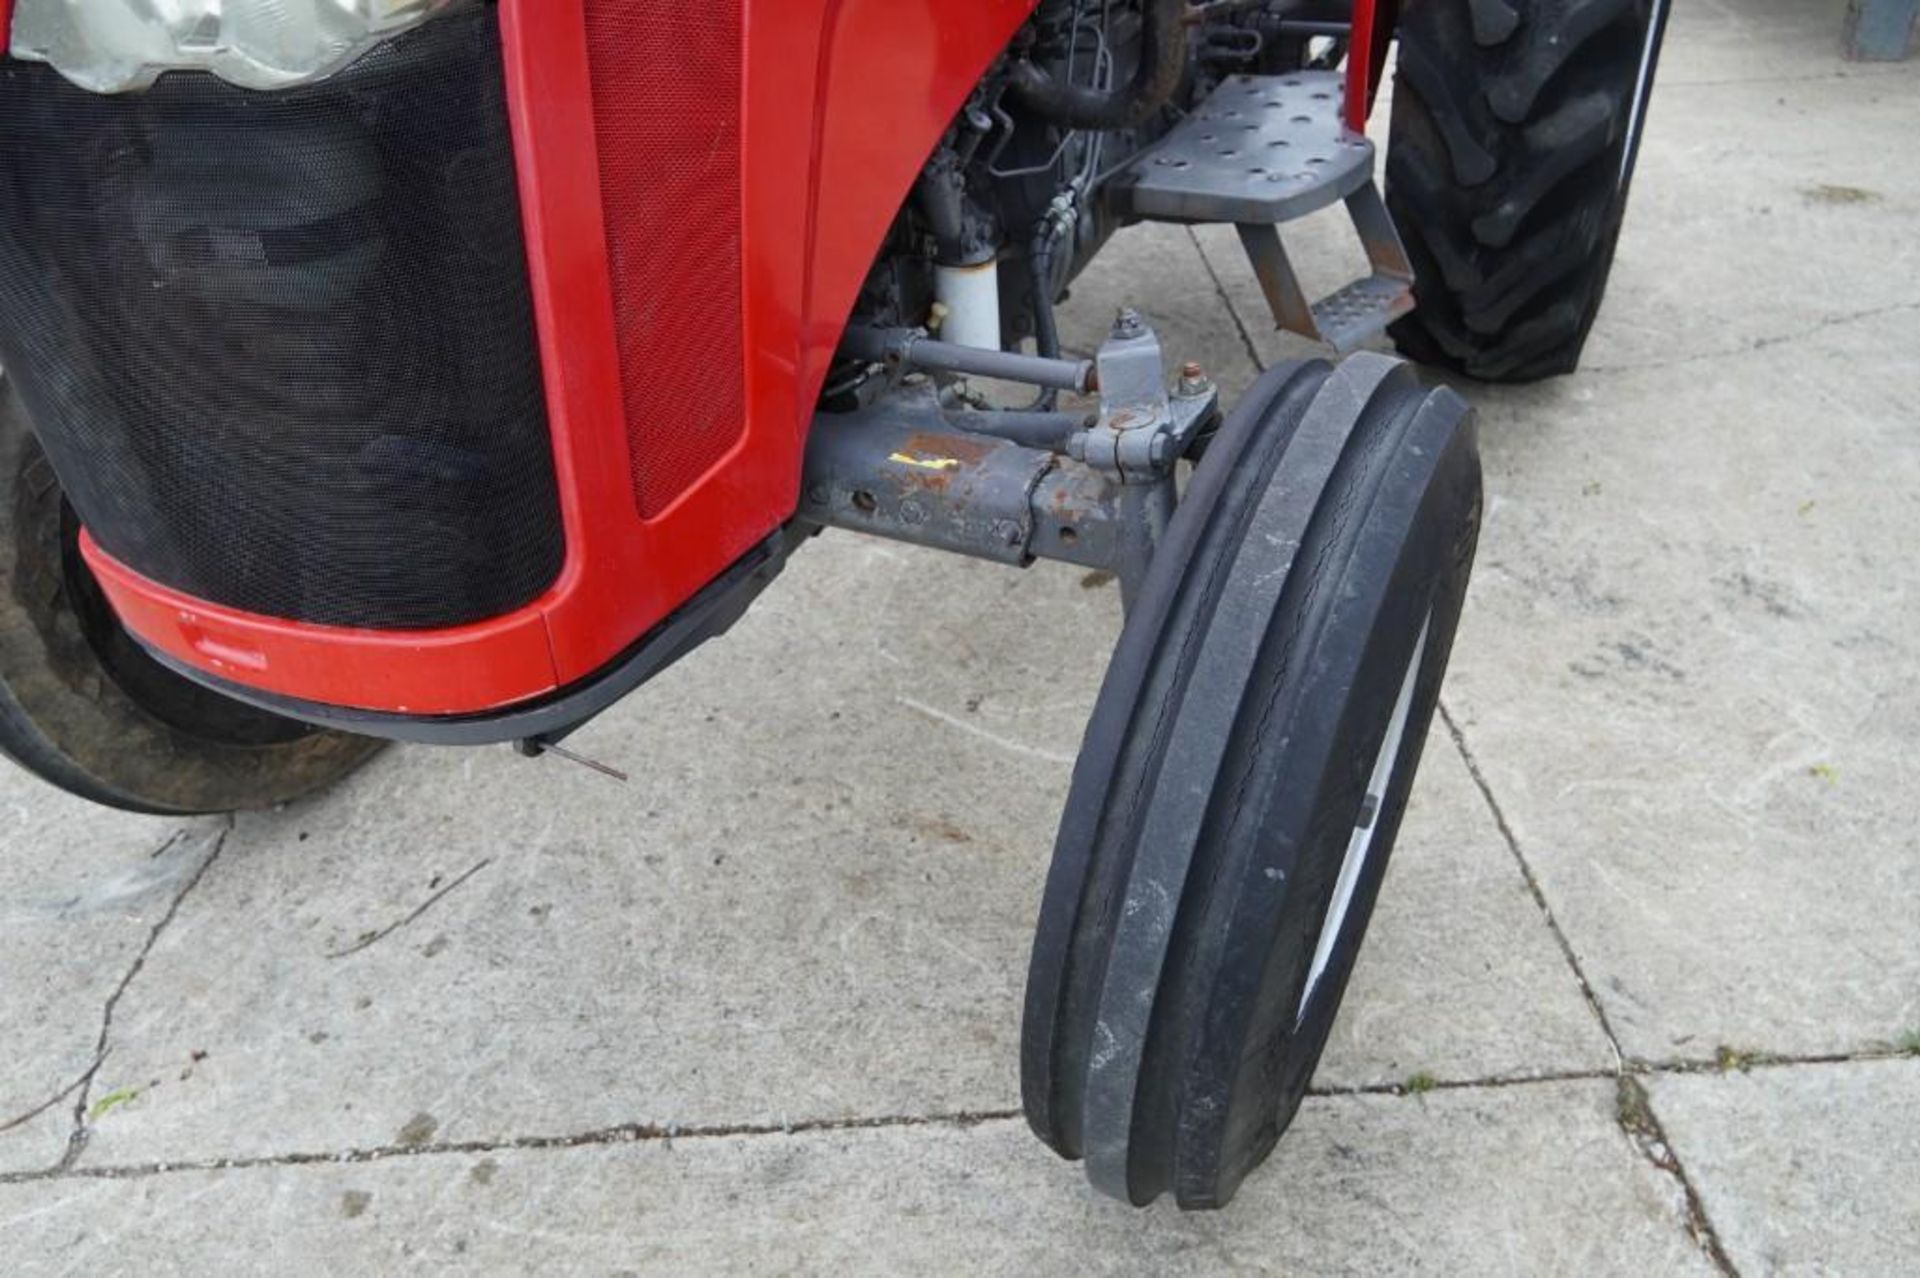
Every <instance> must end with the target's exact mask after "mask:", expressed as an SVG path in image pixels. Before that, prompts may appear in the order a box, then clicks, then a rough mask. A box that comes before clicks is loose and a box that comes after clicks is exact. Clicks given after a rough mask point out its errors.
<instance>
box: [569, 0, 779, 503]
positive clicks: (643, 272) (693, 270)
mask: <svg viewBox="0 0 1920 1278" xmlns="http://www.w3.org/2000/svg"><path fill="white" fill-rule="evenodd" d="M743 7H744V6H743V3H742V0H710V2H709V3H704V4H692V5H690V4H686V3H684V0H588V3H587V55H588V59H589V62H590V64H591V66H592V68H593V120H594V129H595V135H596V140H597V142H598V145H599V151H600V194H601V196H602V198H603V199H605V201H606V206H605V215H606V221H607V250H608V255H609V259H610V263H611V266H612V268H613V293H614V296H615V297H616V298H617V299H619V304H618V305H616V306H615V308H614V329H615V332H616V334H617V335H618V337H619V341H620V382H621V390H622V403H623V404H624V406H625V409H626V417H627V440H628V443H629V445H630V446H631V455H630V457H629V464H630V466H631V468H632V474H633V488H634V496H635V498H636V499H637V500H638V501H639V503H640V514H641V515H642V516H643V517H645V518H649V519H650V518H652V517H653V516H655V515H658V514H659V513H660V512H661V511H662V510H665V509H666V508H667V506H669V505H670V504H672V502H673V499H674V498H675V497H678V496H679V495H680V494H681V493H683V492H685V491H686V490H687V488H688V487H689V486H690V485H691V484H692V483H693V482H694V481H695V480H697V479H699V478H700V476H701V475H703V474H705V473H706V472H707V471H708V470H710V469H712V467H713V465H714V463H715V462H717V461H719V460H720V458H721V457H722V456H723V455H724V454H725V453H726V451H727V449H729V448H730V447H732V446H733V444H734V442H735V441H736V440H738V439H739V438H740V431H741V428H742V426H743V425H744V424H745V421H746V375H745V369H744V367H743V365H742V362H741V353H740V347H741V323H742V320H741V297H740V176H741V175H740V80H741V62H742V52H743V50H742V32H741V10H742V8H743Z"/></svg>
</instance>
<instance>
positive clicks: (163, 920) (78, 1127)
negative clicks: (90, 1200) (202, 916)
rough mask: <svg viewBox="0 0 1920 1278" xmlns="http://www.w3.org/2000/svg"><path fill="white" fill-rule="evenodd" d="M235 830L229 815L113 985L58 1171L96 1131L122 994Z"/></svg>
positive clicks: (66, 1168)
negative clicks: (95, 1107)
mask: <svg viewBox="0 0 1920 1278" xmlns="http://www.w3.org/2000/svg"><path fill="white" fill-rule="evenodd" d="M232 833H233V819H232V818H231V817H229V818H228V819H227V821H226V824H225V825H224V826H223V827H222V828H221V830H220V833H219V834H218V835H216V836H215V837H214V840H213V847H212V849H211V850H210V851H208V853H207V854H206V856H204V857H202V858H201V860H200V864H199V865H197V866H195V867H194V868H193V873H192V874H190V875H188V876H187V881H186V882H185V883H184V884H182V885H181V887H180V890H179V891H178V892H175V893H174V894H173V899H172V900H171V901H169V902H167V908H166V910H165V911H164V912H162V914H161V915H160V918H159V920H158V921H157V922H155V923H154V925H153V927H152V928H150V929H149V930H148V932H147V939H146V941H145V943H143V944H142V945H141V946H140V952H139V953H138V954H136V955H134V957H133V962H132V963H131V964H130V965H129V966H128V967H127V970H126V973H125V974H124V975H122V976H121V978H120V983H119V984H118V985H115V986H114V987H113V993H111V994H109V995H107V1003H106V1007H105V1008H104V1009H102V1011H101V1013H100V1036H99V1037H98V1038H97V1039H96V1040H95V1041H94V1045H93V1063H92V1064H91V1065H89V1066H87V1068H86V1071H85V1072H84V1073H82V1074H81V1075H80V1081H79V1083H78V1086H77V1088H70V1089H69V1094H71V1093H72V1092H74V1091H76V1090H77V1092H78V1095H77V1096H76V1097H75V1099H74V1102H73V1131H72V1132H71V1134H69V1135H68V1137H67V1147H66V1149H65V1150H64V1151H63V1152H62V1153H61V1155H60V1161H59V1162H58V1163H56V1164H54V1168H53V1170H54V1171H55V1172H70V1171H72V1170H73V1167H74V1164H75V1163H76V1162H77V1161H78V1160H79V1158H80V1155H81V1153H82V1152H83V1151H84V1150H85V1149H86V1147H87V1141H88V1140H89V1139H90V1138H91V1136H92V1134H93V1128H92V1127H91V1126H90V1125H89V1123H88V1121H87V1106H88V1103H89V1102H90V1101H91V1100H92V1096H93V1082H94V1079H95V1078H96V1077H98V1076H99V1073H100V1067H101V1065H103V1064H105V1063H106V1059H107V1055H108V1053H109V1052H110V1051H111V1050H112V1044H113V1015H114V1012H115V1011H116V1010H118V1009H119V1006H120V1000H121V998H122V997H124V996H125V994H126V992H127V989H128V987H129V986H131V985H132V984H133V981H134V978H135V977H137V976H139V975H140V971H141V969H142V968H144V967H146V965H147V957H148V956H149V955H150V954H152V953H153V949H154V946H156V945H158V944H159V943H160V937H161V936H162V935H163V934H164V933H165V932H166V930H167V928H168V926H170V925H171V924H172V923H173V920H174V918H175V917H176V916H177V915H178V914H179V913H180V907H181V905H182V904H184V903H185V901H186V899H187V898H188V897H189V896H191V895H192V894H193V890H194V889H195V888H197V887H199V886H200V880H201V879H203V878H205V877H206V875H207V871H208V870H209V869H211V868H212V866H213V863H214V862H215V861H217V860H219V859H220V853H221V851H222V850H223V849H225V847H226V846H227V836H228V835H230V834H232ZM167 846H169V847H170V846H173V844H172V842H171V841H169V843H168V845H167ZM162 850H163V851H164V850H165V849H164V848H163V849H162Z"/></svg>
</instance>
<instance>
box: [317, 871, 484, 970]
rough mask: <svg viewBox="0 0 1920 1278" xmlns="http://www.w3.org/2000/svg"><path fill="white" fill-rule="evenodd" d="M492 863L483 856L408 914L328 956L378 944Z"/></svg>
mask: <svg viewBox="0 0 1920 1278" xmlns="http://www.w3.org/2000/svg"><path fill="white" fill-rule="evenodd" d="M492 864H493V858H492V857H490V856H485V857H481V858H480V859H479V860H478V861H476V862H474V863H473V864H472V865H470V866H468V867H467V868H466V870H464V871H463V872H461V873H460V874H458V875H456V876H454V879H453V881H452V882H450V883H448V884H447V885H446V886H444V887H442V888H441V889H440V890H439V891H438V892H435V893H434V894H433V895H432V896H430V897H428V898H427V899H426V900H424V901H422V902H420V904H419V905H417V906H415V907H414V908H413V910H412V912H411V913H409V914H407V915H406V916H405V917H404V918H401V919H397V920H395V921H394V922H392V923H389V924H387V925H386V926H385V927H383V928H381V929H380V930H378V931H376V932H362V933H361V934H360V939H359V940H357V941H355V942H354V943H353V944H352V945H349V946H346V947H345V948H343V949H338V950H329V951H327V957H328V958H330V959H339V958H345V957H347V956H348V955H349V954H358V953H359V952H360V951H361V950H364V949H366V948H368V947H369V946H372V945H377V944H378V943H380V942H381V941H384V940H386V939H387V938H388V937H389V936H392V935H393V934H394V933H395V932H398V931H399V930H400V929H401V928H403V927H405V926H407V924H409V923H411V922H413V921H414V920H415V919H417V918H419V917H420V916H421V915H422V914H425V913H426V912H427V911H428V910H431V909H432V908H433V907H434V906H436V905H438V904H440V902H441V901H442V900H444V899H445V898H446V896H447V894H448V893H449V892H451V891H453V890H454V889H455V888H457V887H459V886H460V885H461V884H462V883H465V882H466V881H467V880H468V879H470V878H472V877H473V876H474V875H476V874H478V873H480V871H482V870H484V869H486V868H487V867H488V866H489V865H492Z"/></svg>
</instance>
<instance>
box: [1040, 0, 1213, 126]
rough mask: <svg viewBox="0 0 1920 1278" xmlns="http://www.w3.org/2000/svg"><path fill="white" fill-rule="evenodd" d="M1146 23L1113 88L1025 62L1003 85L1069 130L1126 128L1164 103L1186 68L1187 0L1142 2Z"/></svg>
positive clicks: (1139, 122) (1169, 97)
mask: <svg viewBox="0 0 1920 1278" xmlns="http://www.w3.org/2000/svg"><path fill="white" fill-rule="evenodd" d="M1142 7H1143V12H1142V16H1143V17H1144V18H1145V22H1146V25H1145V27H1144V28H1143V29H1142V32H1141V44H1140V62H1139V64H1138V65H1137V66H1135V67H1134V69H1133V78H1132V79H1131V80H1129V81H1128V82H1127V83H1126V84H1124V85H1122V86H1120V87H1118V88H1114V89H1107V90H1101V89H1086V88H1081V87H1080V86H1079V85H1075V84H1063V83H1062V82H1060V81H1058V80H1056V79H1054V78H1053V77H1052V76H1051V75H1049V74H1048V73H1047V72H1046V71H1044V70H1042V69H1041V68H1039V67H1037V66H1035V65H1034V64H1033V63H1032V61H1030V60H1022V61H1020V62H1016V63H1015V64H1014V65H1013V69H1012V72H1011V77H1010V79H1009V80H1008V83H1007V87H1008V89H1009V91H1010V92H1011V93H1012V94H1013V95H1014V97H1015V98H1017V99H1018V100H1019V101H1020V102H1021V103H1022V104H1023V105H1025V106H1026V107H1027V108H1028V109H1030V110H1032V111H1033V112H1035V113H1036V114H1038V115H1041V116H1044V117H1045V118H1047V119H1049V120H1052V121H1054V122H1055V123H1056V124H1062V125H1065V126H1066V127H1068V128H1071V129H1130V128H1134V127H1135V126H1137V125H1141V124H1144V123H1146V121H1147V119H1148V118H1149V117H1151V116H1152V115H1153V113H1154V112H1155V111H1158V110H1159V109H1160V108H1161V107H1163V106H1165V105H1166V104H1167V102H1168V101H1169V100H1170V99H1171V98H1172V97H1173V93H1174V90H1175V89H1177V88H1179V87H1180V77H1181V75H1182V74H1183V73H1184V72H1185V71H1186V61H1187V28H1186V23H1185V21H1184V19H1185V17H1186V12H1187V0H1142Z"/></svg>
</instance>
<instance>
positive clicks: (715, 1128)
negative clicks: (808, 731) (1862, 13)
mask: <svg viewBox="0 0 1920 1278" xmlns="http://www.w3.org/2000/svg"><path fill="white" fill-rule="evenodd" d="M1911 1058H1912V1054H1911V1053H1907V1052H1899V1051H1883V1050H1879V1049H1874V1050H1870V1051H1863V1052H1859V1053H1853V1054H1846V1055H1842V1054H1835V1053H1823V1054H1819V1055H1809V1056H1789V1055H1786V1054H1775V1055H1768V1056H1764V1057H1759V1058H1756V1059H1755V1060H1754V1061H1753V1062H1752V1063H1751V1064H1750V1065H1749V1066H1746V1067H1741V1068H1737V1069H1728V1068H1726V1067H1723V1066H1720V1065H1719V1064H1717V1063H1716V1062H1715V1061H1712V1060H1700V1059H1694V1058H1679V1059H1675V1060H1670V1061H1629V1062H1627V1063H1626V1065H1625V1067H1624V1068H1623V1069H1622V1070H1620V1071H1618V1072H1616V1071H1613V1070H1608V1069H1586V1070H1580V1069H1570V1070H1549V1071H1542V1072H1540V1073H1535V1074H1509V1075H1493V1076H1489V1077H1482V1078H1458V1079H1435V1080H1430V1081H1428V1082H1426V1083H1424V1084H1422V1085H1421V1086H1419V1087H1417V1088H1415V1087H1409V1086H1408V1085H1407V1084H1405V1083H1362V1084H1358V1085H1355V1086H1350V1087H1342V1086H1319V1087H1314V1088H1311V1089H1310V1090H1309V1093H1308V1094H1309V1095H1311V1096H1313V1097H1315V1098H1318V1099H1322V1100H1334V1101H1337V1100H1343V1099H1349V1098H1352V1097H1360V1096H1390V1097H1398V1096H1406V1097H1412V1096H1419V1095H1425V1094H1429V1093H1441V1092H1478V1091H1493V1090H1505V1089H1510V1088H1527V1087H1543V1086H1553V1085H1556V1084H1562V1083H1603V1082H1609V1081H1611V1082H1612V1083H1614V1085H1615V1087H1616V1089H1617V1088H1618V1087H1619V1086H1620V1084H1621V1082H1622V1080H1625V1081H1627V1082H1629V1083H1632V1084H1633V1085H1634V1087H1636V1088H1638V1089H1639V1090H1638V1091H1637V1092H1628V1093H1625V1095H1627V1096H1629V1097H1639V1096H1644V1095H1645V1089H1644V1086H1643V1085H1642V1084H1641V1083H1640V1080H1641V1079H1644V1078H1647V1077H1650V1076H1658V1075H1669V1074H1728V1073H1744V1072H1746V1070H1747V1069H1748V1068H1751V1069H1778V1068H1788V1067H1794V1066H1799V1067H1811V1068H1819V1067H1822V1066H1827V1065H1838V1064H1850V1063H1854V1062H1862V1061H1887V1060H1902V1059H1911ZM1634 1112H1635V1115H1636V1121H1640V1120H1639V1118H1638V1114H1639V1110H1638V1109H1636V1110H1635V1111H1634ZM1022 1117H1023V1114H1022V1111H1021V1110H1018V1109H960V1110H950V1111H945V1112H936V1113H929V1114H881V1115H873V1116H866V1117H847V1118H810V1119H801V1120H798V1121H792V1122H781V1123H764V1122H763V1123H709V1124H678V1123H618V1124H615V1125H613V1126H610V1127H599V1128H594V1129H591V1130H588V1131H583V1132H567V1133H559V1134H536V1135H529V1136H502V1137H495V1138H482V1139H476V1140H463V1141H429V1142H422V1143H419V1144H402V1143H394V1144H386V1145H367V1146H355V1147H351V1148H348V1149H340V1150H329V1151H295V1152H290V1153H280V1154H260V1155H255V1156H248V1157H238V1158H192V1159H179V1160H168V1161H162V1162H149V1163H121V1164H105V1165H97V1166H87V1167H75V1166H58V1167H52V1168H45V1169H42V1170H38V1171H22V1172H0V1185H17V1184H25V1183H28V1182H33V1181H43V1180H138V1179H141V1178H144V1177H148V1176H162V1175H168V1174H171V1173H174V1172H207V1171H237V1170H246V1169H248V1168H259V1167H305V1166H313V1165H325V1164H356V1163H377V1162H385V1161H387V1160H388V1159H396V1158H412V1157H418V1156H421V1155H433V1154H455V1155H459V1154H496V1153H502V1152H506V1153H511V1152H514V1151H516V1150H567V1149H591V1148H595V1147H598V1146H605V1145H637V1144H649V1143H654V1142H658V1143H660V1144H662V1145H666V1146H669V1147H670V1146H671V1145H672V1144H673V1142H674V1141H677V1140H684V1141H697V1140H720V1139H726V1138H737V1137H773V1136H804V1135H809V1134H813V1133H820V1132H858V1131H877V1130H886V1129H889V1128H913V1127H945V1128H953V1129H960V1130H965V1129H967V1128H971V1127H980V1126H984V1125H987V1124H990V1123H1008V1122H1015V1121H1018V1120H1020V1119H1021V1118H1022ZM1646 1121H1648V1122H1652V1123H1654V1124H1655V1130H1658V1127H1657V1121H1658V1120H1656V1119H1654V1118H1653V1117H1652V1111H1651V1109H1647V1110H1646ZM1642 1125H1643V1126H1644V1123H1643V1124H1642ZM1623 1127H1624V1123H1623ZM1628 1134H1629V1135H1630V1136H1634V1139H1635V1141H1636V1143H1638V1141H1639V1137H1638V1136H1635V1135H1634V1133H1633V1132H1632V1131H1629V1132H1628ZM1659 1140H1660V1145H1661V1148H1660V1149H1659V1150H1658V1151H1656V1152H1657V1153H1658V1154H1659V1160H1657V1161H1656V1163H1655V1165H1656V1166H1657V1167H1659V1169H1660V1170H1662V1171H1667V1172H1668V1173H1669V1174H1674V1175H1677V1176H1678V1177H1681V1178H1683V1177H1684V1172H1680V1173H1675V1172H1673V1171H1671V1170H1670V1169H1669V1168H1668V1166H1667V1165H1666V1163H1667V1161H1669V1160H1670V1161H1671V1162H1672V1165H1673V1167H1675V1168H1677V1167H1678V1166H1679V1160H1678V1158H1677V1157H1675V1156H1674V1155H1673V1153H1672V1150H1671V1147H1670V1146H1667V1145H1666V1140H1665V1137H1664V1136H1661V1137H1660V1138H1659ZM1641 1148H1642V1151H1643V1153H1644V1152H1645V1147H1644V1146H1642V1147H1641ZM1647 1156H1648V1157H1649V1158H1651V1157H1652V1155H1651V1154H1648V1155H1647ZM1690 1185H1691V1182H1684V1181H1683V1188H1687V1189H1688V1192H1689V1193H1691V1189H1690ZM1689 1201H1690V1210H1691V1209H1692V1204H1695V1203H1697V1195H1694V1196H1693V1198H1691V1199H1690V1200H1689ZM1705 1221H1706V1217H1705V1213H1704V1211H1702V1212H1701V1213H1700V1216H1699V1222H1700V1224H1701V1227H1702V1228H1703V1229H1704V1228H1707V1226H1706V1224H1705ZM1689 1227H1690V1228H1691V1227H1692V1226H1691V1225H1690V1226H1689ZM1716 1245H1717V1240H1716ZM1709 1254H1711V1252H1709ZM1716 1263H1717V1262H1716ZM1726 1272H1729V1273H1731V1272H1732V1270H1731V1269H1728V1270H1727V1271H1726Z"/></svg>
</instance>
